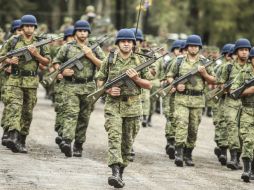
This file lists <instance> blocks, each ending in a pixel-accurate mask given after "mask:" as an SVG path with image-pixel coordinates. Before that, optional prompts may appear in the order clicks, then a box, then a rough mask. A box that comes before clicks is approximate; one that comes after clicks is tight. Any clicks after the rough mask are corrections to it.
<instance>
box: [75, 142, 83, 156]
mask: <svg viewBox="0 0 254 190" xmlns="http://www.w3.org/2000/svg"><path fill="white" fill-rule="evenodd" d="M82 145H83V143H80V142H77V141H75V142H74V145H73V156H75V157H82V151H83V148H82Z"/></svg>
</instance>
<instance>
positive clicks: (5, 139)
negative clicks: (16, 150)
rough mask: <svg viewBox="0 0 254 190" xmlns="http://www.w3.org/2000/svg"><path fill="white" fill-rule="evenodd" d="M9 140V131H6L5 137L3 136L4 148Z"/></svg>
mask: <svg viewBox="0 0 254 190" xmlns="http://www.w3.org/2000/svg"><path fill="white" fill-rule="evenodd" d="M8 138H9V133H8V129H4V132H3V136H2V145H3V146H6V144H7V139H8Z"/></svg>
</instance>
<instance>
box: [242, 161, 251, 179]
mask: <svg viewBox="0 0 254 190" xmlns="http://www.w3.org/2000/svg"><path fill="white" fill-rule="evenodd" d="M242 159H243V174H242V176H241V179H243V181H244V182H250V177H251V160H250V159H249V158H242Z"/></svg>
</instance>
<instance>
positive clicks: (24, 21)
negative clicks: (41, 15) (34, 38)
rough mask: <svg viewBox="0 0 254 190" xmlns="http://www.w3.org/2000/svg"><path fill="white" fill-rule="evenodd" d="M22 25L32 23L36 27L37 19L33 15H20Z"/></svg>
mask: <svg viewBox="0 0 254 190" xmlns="http://www.w3.org/2000/svg"><path fill="white" fill-rule="evenodd" d="M23 25H33V26H35V28H37V25H38V24H37V20H36V18H35V16H34V15H24V16H22V17H21V26H23Z"/></svg>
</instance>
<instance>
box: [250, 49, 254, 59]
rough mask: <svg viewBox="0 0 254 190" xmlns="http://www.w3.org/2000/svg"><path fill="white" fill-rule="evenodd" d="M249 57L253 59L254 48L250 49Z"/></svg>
mask: <svg viewBox="0 0 254 190" xmlns="http://www.w3.org/2000/svg"><path fill="white" fill-rule="evenodd" d="M249 57H250V58H252V57H254V47H253V48H251V49H250V54H249Z"/></svg>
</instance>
